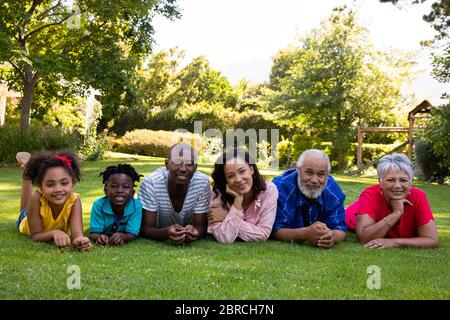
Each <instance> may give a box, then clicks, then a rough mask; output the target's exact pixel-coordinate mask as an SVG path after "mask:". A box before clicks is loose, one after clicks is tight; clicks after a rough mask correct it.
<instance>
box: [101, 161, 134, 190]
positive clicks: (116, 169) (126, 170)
mask: <svg viewBox="0 0 450 320" xmlns="http://www.w3.org/2000/svg"><path fill="white" fill-rule="evenodd" d="M118 173H123V174H126V175H127V176H129V177H130V178H131V181H133V186H136V185H135V182H139V180H140V179H141V177H143V175H141V174H139V173H137V172H136V170H135V169H134V167H133V166H132V165H129V164H118V165H117V166H109V167H107V168H106V170H105V171H103V172H101V173H100V174H99V177H101V176H103V184H106V182H107V181H108V179H109V177H110V176H112V175H113V174H118Z"/></svg>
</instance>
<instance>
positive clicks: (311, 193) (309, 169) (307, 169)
mask: <svg viewBox="0 0 450 320" xmlns="http://www.w3.org/2000/svg"><path fill="white" fill-rule="evenodd" d="M297 172H298V184H299V187H300V191H301V192H302V193H303V194H304V195H305V196H306V197H307V198H309V199H316V198H317V197H319V196H320V195H321V194H322V191H323V189H325V186H326V184H327V178H328V162H327V161H326V160H325V159H322V158H318V157H315V156H314V155H311V156H309V157H307V158H306V159H305V160H304V162H303V164H302V166H301V167H300V168H298V169H297Z"/></svg>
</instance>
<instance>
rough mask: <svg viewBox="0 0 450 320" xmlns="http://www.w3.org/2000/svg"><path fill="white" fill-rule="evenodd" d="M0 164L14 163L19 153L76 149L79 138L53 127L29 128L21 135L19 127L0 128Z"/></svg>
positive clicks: (76, 135) (79, 141)
mask: <svg viewBox="0 0 450 320" xmlns="http://www.w3.org/2000/svg"><path fill="white" fill-rule="evenodd" d="M0 137H1V139H0V164H13V163H16V153H17V152H19V151H27V152H30V153H32V152H35V151H40V150H58V149H64V148H72V149H78V146H79V145H80V144H81V137H80V136H79V135H78V134H75V133H73V134H72V133H65V132H62V131H61V130H59V129H57V128H53V127H36V126H31V127H30V131H29V132H28V133H21V131H20V128H19V126H14V125H11V126H6V127H1V128H0Z"/></svg>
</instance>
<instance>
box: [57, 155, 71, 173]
mask: <svg viewBox="0 0 450 320" xmlns="http://www.w3.org/2000/svg"><path fill="white" fill-rule="evenodd" d="M55 158H58V159H61V160H62V161H64V163H65V164H67V166H68V167H69V168H70V169H71V170H72V160H70V159H69V158H68V157H67V156H55Z"/></svg>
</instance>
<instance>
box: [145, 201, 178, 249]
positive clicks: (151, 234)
mask: <svg viewBox="0 0 450 320" xmlns="http://www.w3.org/2000/svg"><path fill="white" fill-rule="evenodd" d="M142 212H143V214H142V224H141V235H142V236H143V237H144V238H148V239H153V240H159V241H165V240H170V241H171V242H172V243H174V244H182V243H183V242H185V239H186V233H185V228H184V227H182V226H180V225H179V224H173V225H171V226H168V227H165V228H157V227H156V217H157V213H156V212H152V211H148V210H145V209H142Z"/></svg>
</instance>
